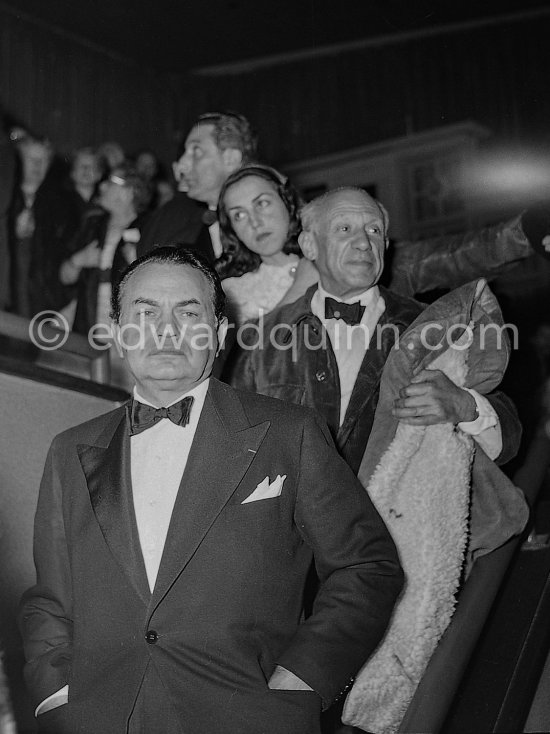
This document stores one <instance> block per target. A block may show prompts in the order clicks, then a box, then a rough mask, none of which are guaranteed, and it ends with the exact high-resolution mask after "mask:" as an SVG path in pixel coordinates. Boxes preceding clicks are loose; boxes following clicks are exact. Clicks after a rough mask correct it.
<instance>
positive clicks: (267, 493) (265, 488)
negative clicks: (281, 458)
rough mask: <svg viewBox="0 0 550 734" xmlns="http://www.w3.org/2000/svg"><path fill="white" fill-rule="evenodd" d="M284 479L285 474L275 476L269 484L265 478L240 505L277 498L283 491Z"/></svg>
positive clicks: (267, 478)
mask: <svg viewBox="0 0 550 734" xmlns="http://www.w3.org/2000/svg"><path fill="white" fill-rule="evenodd" d="M285 479H286V474H283V476H281V475H280V474H277V476H276V478H275V479H274V480H273V481H272V482H271V484H270V483H269V477H266V478H265V479H264V480H262V481H261V482H260V483H259V484H258V486H257V487H256V489H255V490H254V491H253V492H252V494H249V495H248V497H247V498H246V499H245V500H243V501H242V502H241V505H246V503H247V502H257V501H258V500H267V499H269V498H270V497H278V496H279V495H280V494H281V492H282V491H283V484H284V481H285Z"/></svg>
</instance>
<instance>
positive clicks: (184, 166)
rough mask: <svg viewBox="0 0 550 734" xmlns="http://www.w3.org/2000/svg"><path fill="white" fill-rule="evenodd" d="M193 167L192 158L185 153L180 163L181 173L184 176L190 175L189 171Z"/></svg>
mask: <svg viewBox="0 0 550 734" xmlns="http://www.w3.org/2000/svg"><path fill="white" fill-rule="evenodd" d="M191 165H192V161H191V156H190V155H188V154H187V153H184V154H183V155H182V157H181V158H180V159H179V161H178V167H179V170H180V172H181V173H182V174H183V175H185V174H186V173H189V171H190V170H191Z"/></svg>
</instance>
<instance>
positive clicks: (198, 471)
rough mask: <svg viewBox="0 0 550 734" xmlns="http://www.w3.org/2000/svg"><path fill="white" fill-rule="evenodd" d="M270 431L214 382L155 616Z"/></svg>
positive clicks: (177, 511) (173, 526)
mask: <svg viewBox="0 0 550 734" xmlns="http://www.w3.org/2000/svg"><path fill="white" fill-rule="evenodd" d="M269 426H270V423H269V421H265V422H263V423H260V424H258V425H255V426H250V423H249V421H248V419H247V417H246V415H245V414H244V411H243V408H242V405H241V403H240V400H239V398H238V397H237V394H236V393H235V392H234V391H233V390H232V389H231V388H229V387H227V386H226V385H222V384H221V383H219V382H217V381H216V380H214V379H213V378H211V381H210V387H209V391H208V393H207V396H206V400H205V403H204V407H203V410H202V414H201V417H200V420H199V423H198V426H197V431H196V433H195V438H194V440H193V444H192V446H191V451H190V453H189V458H188V460H187V465H186V468H185V471H184V473H183V477H182V481H181V484H180V487H179V491H178V496H177V498H176V502H175V505H174V510H173V512H172V518H171V521H170V527H169V529H168V535H167V537H166V543H165V546H164V552H163V556H162V561H161V564H160V568H159V573H158V576H157V581H156V584H155V589H154V591H153V598H152V600H151V608H150V611H151V612H152V609H153V608H154V607H156V606H157V604H158V603H159V602H160V601H161V600H162V598H163V597H164V596H165V595H166V593H167V592H168V590H169V589H170V587H171V586H172V584H173V583H174V582H175V580H176V578H177V577H178V576H179V574H180V573H181V572H182V570H183V569H184V568H185V566H186V565H187V563H188V562H189V560H190V559H191V557H192V556H193V554H194V553H195V551H196V549H197V548H198V546H199V545H200V543H201V541H202V539H203V538H204V536H205V535H206V533H207V532H208V530H209V529H210V527H211V526H212V523H213V522H214V521H215V519H216V518H217V516H218V515H219V513H220V512H221V510H222V508H223V507H224V505H225V504H226V503H227V501H228V500H229V498H230V497H231V495H232V494H233V492H234V491H235V489H236V488H237V485H238V484H239V482H240V481H241V479H242V477H243V475H244V474H245V472H246V471H247V469H248V467H249V466H250V464H251V462H252V460H253V459H254V456H255V454H256V452H257V450H258V449H259V447H260V445H261V443H262V441H263V439H264V437H265V435H266V433H267V430H268V428H269Z"/></svg>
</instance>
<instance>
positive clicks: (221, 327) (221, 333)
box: [216, 316, 229, 355]
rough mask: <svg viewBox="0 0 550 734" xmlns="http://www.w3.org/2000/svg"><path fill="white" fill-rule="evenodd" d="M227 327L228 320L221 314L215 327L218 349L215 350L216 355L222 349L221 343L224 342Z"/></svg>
mask: <svg viewBox="0 0 550 734" xmlns="http://www.w3.org/2000/svg"><path fill="white" fill-rule="evenodd" d="M228 329H229V321H228V320H227V317H226V316H223V318H221V319H220V320H219V321H218V326H217V328H216V332H217V334H218V349H217V350H216V355H218V354H219V353H220V352H221V350H222V349H223V345H224V343H225V337H226V336H227V330H228Z"/></svg>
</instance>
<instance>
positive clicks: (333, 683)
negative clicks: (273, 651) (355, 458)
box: [277, 418, 403, 707]
mask: <svg viewBox="0 0 550 734" xmlns="http://www.w3.org/2000/svg"><path fill="white" fill-rule="evenodd" d="M300 465H301V472H300V478H299V484H298V490H297V496H296V508H295V522H296V524H297V527H298V529H299V531H300V533H301V534H302V537H303V538H304V540H305V542H306V543H307V544H308V545H309V546H310V547H311V548H312V550H313V554H314V559H315V566H316V570H317V574H318V577H319V590H318V593H317V596H316V599H315V603H314V606H313V611H312V614H311V616H310V617H309V618H308V619H307V620H306V621H305V622H304V623H303V624H302V625H301V626H300V627H299V629H298V632H297V633H296V635H295V636H294V638H293V640H292V642H291V644H290V646H289V647H288V648H287V649H286V651H285V652H284V653H283V655H281V656H280V658H279V660H278V661H277V662H278V663H279V665H282V666H283V667H284V668H286V669H287V670H290V671H291V672H293V673H294V674H295V675H297V676H298V677H299V678H301V679H302V680H303V681H305V682H306V683H307V684H308V685H309V686H311V688H313V689H314V690H315V691H317V693H319V695H320V696H321V698H322V699H323V705H324V707H328V706H329V705H330V704H331V703H332V702H333V700H334V699H335V698H337V697H338V696H339V695H341V694H342V693H343V692H344V690H346V689H347V688H348V687H349V685H350V683H351V681H352V679H353V676H354V675H355V674H356V673H357V671H358V670H359V668H360V667H361V666H362V665H363V664H364V663H365V661H366V660H367V658H368V657H369V655H370V654H371V653H372V652H373V651H374V649H375V647H376V646H377V645H378V643H379V641H380V640H381V639H382V636H383V634H384V632H385V630H386V627H387V625H388V622H389V619H390V615H391V612H392V609H393V606H394V604H395V601H396V599H397V596H398V594H399V592H400V590H401V587H402V584H403V574H402V571H401V567H400V564H399V560H398V556H397V551H396V548H395V545H394V543H393V540H392V539H391V537H390V534H389V532H388V530H387V528H386V526H385V524H384V522H383V521H382V519H381V517H380V515H379V514H378V512H377V511H376V509H375V508H374V505H373V504H372V502H371V500H370V498H369V496H368V494H367V492H366V491H365V490H364V489H363V487H362V486H361V484H360V483H359V481H358V480H357V479H356V477H355V476H354V474H353V473H352V471H351V469H350V468H349V467H348V465H347V464H346V463H345V461H344V460H343V459H342V458H341V457H340V456H339V455H338V454H337V453H336V450H335V449H334V446H333V444H332V440H331V438H330V436H329V434H328V430H327V429H326V427H325V426H323V427H321V426H320V424H319V423H317V421H316V420H315V419H313V418H311V419H309V420H308V421H307V422H306V425H305V428H304V432H303V440H302V446H301V459H300Z"/></svg>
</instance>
